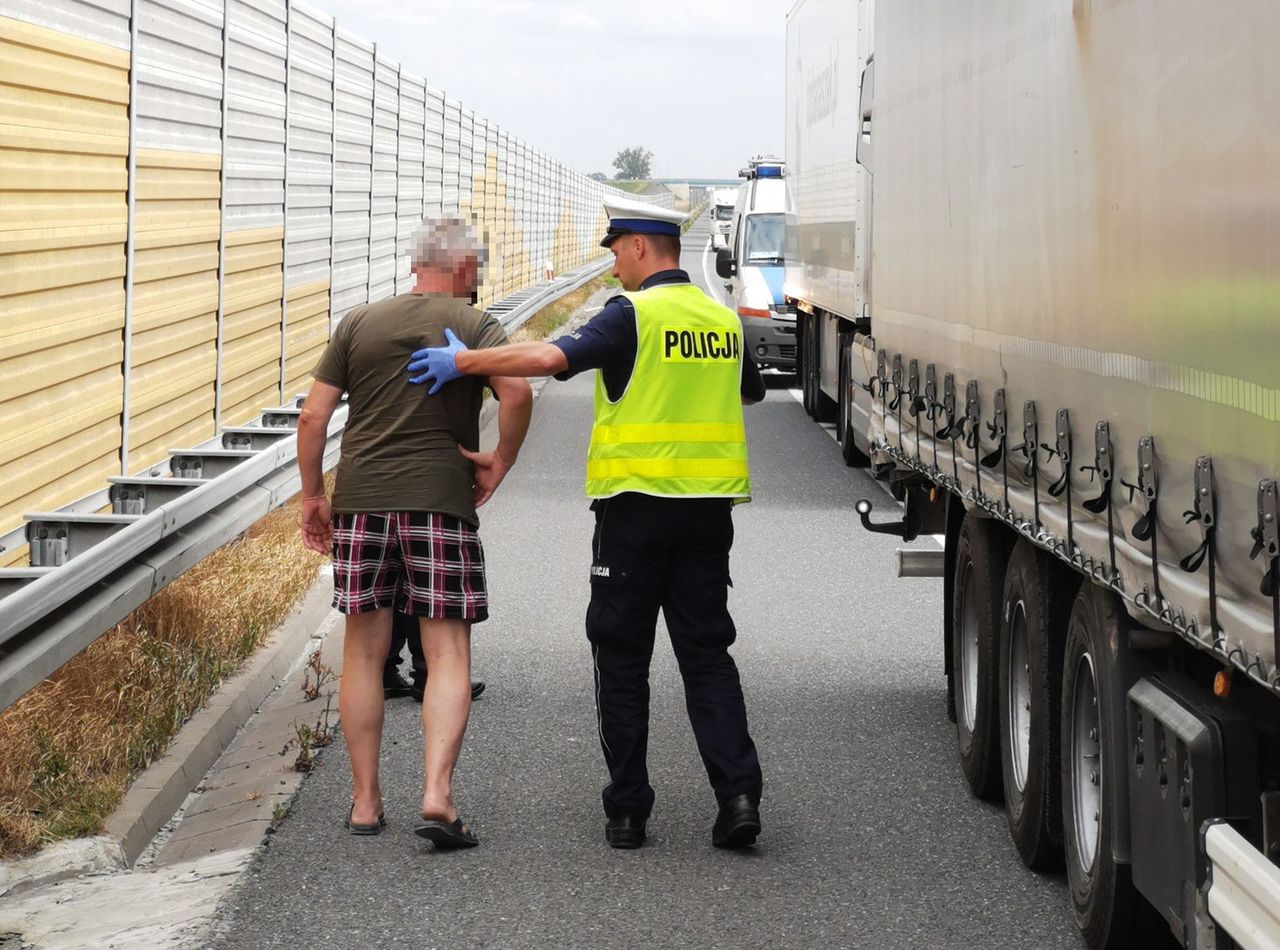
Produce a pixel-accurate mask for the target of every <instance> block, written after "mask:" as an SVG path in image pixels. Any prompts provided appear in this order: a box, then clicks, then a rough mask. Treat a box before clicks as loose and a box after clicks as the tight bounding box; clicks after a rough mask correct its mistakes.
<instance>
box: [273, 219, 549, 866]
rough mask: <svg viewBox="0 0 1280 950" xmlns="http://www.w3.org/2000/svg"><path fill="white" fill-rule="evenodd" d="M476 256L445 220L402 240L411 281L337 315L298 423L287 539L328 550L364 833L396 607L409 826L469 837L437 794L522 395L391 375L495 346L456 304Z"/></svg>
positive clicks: (446, 798) (500, 338) (524, 401)
mask: <svg viewBox="0 0 1280 950" xmlns="http://www.w3.org/2000/svg"><path fill="white" fill-rule="evenodd" d="M483 254H484V249H483V246H482V245H481V244H480V243H479V241H478V240H477V239H476V237H475V234H474V231H473V230H472V229H471V227H470V226H469V225H467V224H466V222H464V221H462V220H461V219H459V218H445V219H441V220H434V221H425V222H423V226H422V227H421V228H420V229H419V231H418V232H417V234H415V236H414V246H413V252H412V267H413V273H414V276H415V278H416V281H415V285H414V288H413V290H412V291H411V292H410V293H408V294H403V295H400V296H397V297H393V298H390V299H388V300H383V301H379V302H377V303H373V304H369V305H368V306H366V307H360V308H357V309H355V310H353V311H352V312H351V313H349V314H348V315H347V316H346V317H345V318H344V319H343V321H342V323H341V324H339V326H338V328H337V329H336V330H335V332H334V334H333V338H332V339H331V340H330V342H329V345H328V347H327V349H326V350H325V353H324V356H323V357H322V358H321V360H320V363H319V365H318V366H317V367H316V369H315V374H314V375H315V378H316V381H315V383H314V384H313V385H312V388H311V392H310V394H309V395H308V396H307V400H306V403H305V404H304V406H303V409H302V416H301V418H300V419H299V423H298V464H299V468H300V469H301V472H302V494H303V501H302V535H303V540H304V542H305V543H306V545H307V546H308V547H309V548H312V549H313V550H317V551H322V552H331V553H332V555H333V573H334V606H335V607H336V608H337V609H339V610H340V611H342V612H343V613H344V614H346V636H345V640H344V645H343V673H342V681H341V685H340V687H339V691H338V707H339V712H340V714H341V720H342V731H343V735H344V736H345V738H346V741H347V746H348V749H349V751H350V755H351V772H352V780H353V794H352V806H351V812H350V814H349V815H348V818H347V828H348V830H350V831H351V833H353V834H377V833H378V832H379V831H380V830H381V828H382V826H383V825H384V824H385V822H384V820H383V814H382V792H381V787H380V785H379V782H378V751H379V746H380V744H381V740H382V718H383V699H382V669H383V663H384V661H385V659H386V655H387V648H388V645H389V643H390V639H391V613H392V611H393V610H400V611H402V612H404V613H408V614H413V615H415V616H417V617H418V621H419V628H420V630H421V636H422V646H423V652H424V653H425V655H426V660H427V666H428V668H429V669H430V676H429V677H428V678H427V684H426V690H425V694H424V698H423V704H422V719H423V742H424V772H425V780H424V789H423V798H422V811H421V814H422V818H423V821H422V823H421V824H420V825H419V826H418V827H417V828H416V829H415V830H416V831H417V832H418V833H419V834H420V835H422V836H423V837H425V838H429V839H431V840H432V841H435V842H436V844H437V846H438V847H468V846H471V845H474V844H476V843H477V841H476V838H475V835H474V834H472V832H471V830H470V829H469V828H467V826H466V825H464V824H463V823H462V821H461V819H460V818H459V817H458V812H457V808H456V806H455V804H454V801H453V792H452V779H453V769H454V766H455V765H456V763H457V759H458V753H459V752H460V751H461V748H462V738H463V734H464V732H465V731H466V724H467V718H468V715H469V711H470V704H471V652H470V631H471V624H472V623H477V622H479V621H482V620H484V619H485V618H486V617H487V616H488V599H487V592H486V588H485V576H484V551H483V549H482V547H481V546H480V537H479V534H478V532H477V528H478V527H479V519H478V518H477V515H476V508H478V507H479V506H480V505H482V504H484V502H485V501H487V500H488V499H489V497H490V496H491V495H492V494H493V492H494V490H495V489H496V488H497V487H498V485H499V484H500V483H501V481H502V478H503V476H504V475H505V474H506V472H507V470H508V469H509V468H510V467H511V465H512V464H514V462H515V459H516V455H517V453H518V452H519V450H520V446H521V444H522V443H523V441H524V436H525V433H526V432H527V431H528V427H529V416H530V412H531V407H532V391H531V390H530V387H529V383H528V381H527V380H525V379H524V378H523V377H519V378H508V377H492V378H490V379H487V380H486V379H484V378H477V379H475V380H474V381H471V382H472V384H471V385H467V386H460V387H457V389H456V391H451V392H448V393H441V394H439V395H435V396H432V395H429V394H428V393H427V391H426V389H425V387H420V386H413V385H412V384H410V383H409V381H408V377H407V375H406V374H405V371H404V368H405V366H406V365H407V363H408V360H409V355H410V354H411V353H412V352H413V351H414V350H415V349H416V348H418V347H420V346H422V345H423V341H427V342H428V343H429V344H437V345H438V344H443V343H445V342H446V340H450V341H452V340H455V339H461V340H463V341H465V342H466V344H467V345H468V346H469V347H473V348H480V349H484V348H488V347H493V346H500V345H502V344H503V343H505V342H506V334H505V333H504V332H503V330H502V327H501V325H500V324H499V323H498V322H497V321H496V320H494V319H493V318H492V317H487V316H485V315H484V314H482V313H481V312H479V311H478V310H476V309H474V308H473V307H471V306H469V304H468V302H467V301H468V300H469V299H470V298H471V295H472V293H473V292H474V290H475V288H476V283H477V280H476V278H477V273H478V268H479V265H480V263H481V261H482V258H483ZM446 328H448V329H446ZM486 385H487V386H488V387H489V388H491V389H492V390H493V392H494V395H495V396H496V397H497V398H498V406H499V408H498V445H497V447H496V448H495V449H494V450H493V451H491V452H479V451H478V449H479V436H480V431H479V428H480V427H479V415H480V405H481V401H482V396H483V390H484V388H485V386H486ZM450 389H451V390H453V389H454V387H450ZM343 392H346V393H347V406H348V414H347V424H346V429H345V431H344V432H343V436H342V457H341V460H340V461H339V463H338V470H337V480H336V485H335V488H334V493H333V499H332V501H330V500H329V499H328V498H326V497H325V493H324V483H323V475H322V457H323V453H324V442H325V435H326V432H327V428H328V423H329V419H330V418H331V416H332V414H333V412H334V410H335V409H336V408H337V405H338V403H339V401H340V400H341V397H342V393H343Z"/></svg>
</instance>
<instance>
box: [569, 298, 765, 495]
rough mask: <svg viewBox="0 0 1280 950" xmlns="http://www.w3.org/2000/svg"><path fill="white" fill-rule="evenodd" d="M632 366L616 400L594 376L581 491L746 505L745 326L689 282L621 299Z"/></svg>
mask: <svg viewBox="0 0 1280 950" xmlns="http://www.w3.org/2000/svg"><path fill="white" fill-rule="evenodd" d="M624 296H626V298H627V299H628V300H630V301H631V304H632V306H634V307H635V311H636V337H637V348H636V364H635V368H634V369H633V370H632V372H631V380H630V382H629V383H628V384H627V388H626V391H625V392H623V394H622V396H621V397H620V398H619V399H618V400H617V402H614V401H612V400H610V398H609V394H608V392H607V391H606V389H605V385H604V376H603V374H602V373H601V372H597V373H596V390H595V424H594V426H593V427H592V429H591V447H590V449H588V451H587V494H588V495H589V496H591V497H592V498H608V497H610V496H613V495H617V494H619V493H621V492H628V491H633V492H641V493H643V494H646V495H663V496H676V497H684V498H748V497H749V496H750V494H751V479H750V473H749V471H748V468H747V433H746V429H745V428H744V427H743V422H742V396H741V390H742V347H743V340H742V324H741V322H740V321H739V320H738V317H737V315H736V314H734V312H733V311H732V310H729V309H728V308H726V307H722V306H721V305H720V304H718V303H716V302H715V301H714V300H712V299H711V298H710V297H708V296H707V295H706V294H704V293H703V292H702V291H701V290H699V289H698V288H697V287H695V286H694V285H693V284H661V285H659V286H657V287H651V288H649V289H648V290H642V291H639V292H637V293H628V294H625V295H624Z"/></svg>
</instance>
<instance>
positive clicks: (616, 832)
mask: <svg viewBox="0 0 1280 950" xmlns="http://www.w3.org/2000/svg"><path fill="white" fill-rule="evenodd" d="M604 840H605V841H607V842H609V846H610V847H612V848H623V849H625V850H630V849H632V848H638V847H640V845H642V844H644V819H643V818H637V817H636V816H635V815H610V816H609V820H608V821H606V822H605V825H604Z"/></svg>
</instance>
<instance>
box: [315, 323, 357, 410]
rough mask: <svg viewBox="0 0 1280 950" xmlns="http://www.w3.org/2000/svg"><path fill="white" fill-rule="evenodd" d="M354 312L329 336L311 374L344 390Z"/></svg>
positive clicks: (345, 387) (345, 388)
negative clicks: (327, 343)
mask: <svg viewBox="0 0 1280 950" xmlns="http://www.w3.org/2000/svg"><path fill="white" fill-rule="evenodd" d="M354 316H355V314H354V313H349V314H347V316H346V318H345V319H343V321H342V322H341V323H339V324H338V328H337V329H336V330H334V331H333V336H331V337H330V338H329V345H328V346H326V347H325V348H324V353H323V354H322V355H321V357H320V362H319V363H317V364H316V368H315V369H313V370H312V371H311V375H312V376H314V377H315V378H316V380H318V381H319V382H322V383H328V384H329V385H330V386H336V387H338V388H339V389H341V390H342V391H343V392H346V390H347V343H348V341H349V340H350V338H351V326H352V324H353V320H352V318H353V317H354Z"/></svg>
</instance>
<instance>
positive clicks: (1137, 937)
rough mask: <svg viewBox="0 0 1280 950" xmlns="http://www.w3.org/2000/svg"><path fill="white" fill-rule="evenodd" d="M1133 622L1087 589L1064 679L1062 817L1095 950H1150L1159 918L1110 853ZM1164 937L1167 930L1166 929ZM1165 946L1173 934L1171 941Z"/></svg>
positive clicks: (1071, 878)
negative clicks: (1119, 648) (1119, 651)
mask: <svg viewBox="0 0 1280 950" xmlns="http://www.w3.org/2000/svg"><path fill="white" fill-rule="evenodd" d="M1129 625H1130V624H1129V621H1128V617H1127V615H1126V614H1125V611H1124V606H1123V605H1122V604H1121V603H1120V601H1119V599H1118V598H1117V597H1116V596H1115V595H1114V594H1112V593H1111V592H1110V591H1106V590H1103V589H1102V588H1100V587H1098V586H1097V585H1095V584H1093V583H1088V584H1085V585H1084V586H1083V588H1082V589H1081V591H1080V594H1079V596H1078V597H1077V598H1076V601H1075V606H1074V608H1073V609H1072V611H1071V620H1070V624H1069V627H1068V632H1067V642H1066V648H1065V651H1064V654H1063V672H1062V723H1061V730H1062V731H1061V739H1062V772H1061V782H1062V815H1063V823H1062V824H1063V828H1062V830H1063V844H1064V851H1065V854H1066V863H1067V882H1068V884H1069V886H1070V889H1071V902H1072V905H1073V906H1072V909H1073V911H1074V913H1075V918H1076V924H1077V925H1078V926H1079V928H1080V933H1081V934H1082V935H1083V936H1084V941H1085V944H1086V945H1088V946H1089V947H1090V948H1091V950H1104V948H1105V950H1112V948H1121V947H1139V946H1151V945H1152V941H1153V940H1154V939H1155V937H1156V933H1157V930H1156V928H1155V926H1154V921H1153V919H1152V918H1153V917H1154V916H1155V915H1154V912H1148V911H1146V910H1144V907H1145V906H1146V902H1145V901H1144V900H1143V899H1142V897H1141V896H1140V895H1139V894H1138V892H1137V889H1136V888H1134V886H1133V878H1132V877H1131V875H1130V868H1129V865H1128V863H1125V862H1121V861H1117V860H1116V858H1115V855H1114V852H1113V848H1112V841H1113V835H1114V834H1115V825H1116V822H1118V821H1122V820H1123V819H1124V816H1123V815H1120V814H1117V810H1118V808H1119V807H1127V805H1125V806H1118V805H1117V804H1116V802H1117V797H1118V796H1117V795H1116V794H1114V793H1115V792H1117V791H1118V789H1115V788H1112V787H1111V786H1112V784H1114V783H1115V782H1116V781H1117V780H1118V777H1119V776H1120V773H1121V770H1124V769H1127V768H1128V763H1127V762H1126V761H1125V758H1124V750H1125V748H1126V747H1127V746H1126V741H1125V720H1124V716H1125V710H1124V689H1123V684H1122V683H1121V682H1120V681H1119V678H1120V677H1122V675H1123V673H1122V665H1123V657H1118V656H1116V655H1115V647H1113V646H1112V644H1123V643H1125V642H1126V641H1127V637H1128V627H1129ZM1160 929H1164V928H1160ZM1164 936H1166V938H1167V930H1165V934H1164Z"/></svg>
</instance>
